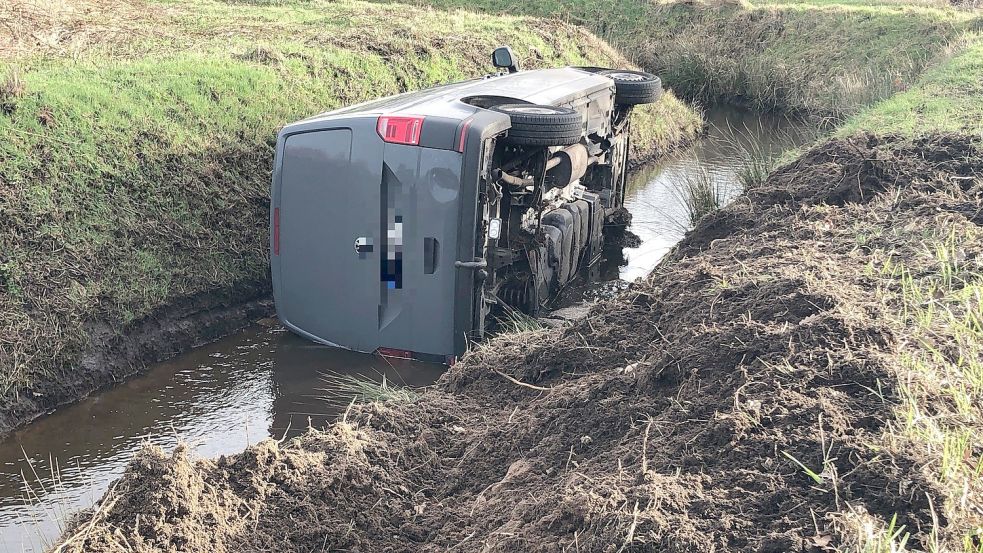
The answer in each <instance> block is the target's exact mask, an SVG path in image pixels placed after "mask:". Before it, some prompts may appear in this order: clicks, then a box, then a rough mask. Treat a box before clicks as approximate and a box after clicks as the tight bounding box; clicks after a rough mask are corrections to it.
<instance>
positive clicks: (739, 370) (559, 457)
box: [61, 135, 983, 552]
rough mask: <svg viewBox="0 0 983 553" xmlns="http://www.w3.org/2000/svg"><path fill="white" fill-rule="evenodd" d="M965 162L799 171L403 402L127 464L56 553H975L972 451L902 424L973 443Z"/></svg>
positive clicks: (907, 160)
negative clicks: (913, 550)
mask: <svg viewBox="0 0 983 553" xmlns="http://www.w3.org/2000/svg"><path fill="white" fill-rule="evenodd" d="M975 140H976V141H974V139H972V138H968V137H964V136H958V135H934V136H931V137H926V138H921V139H915V140H911V139H900V138H891V137H887V138H885V137H875V136H873V135H860V136H856V137H852V138H846V139H835V140H831V141H827V142H825V143H823V144H820V145H818V146H816V147H814V148H812V149H811V150H809V151H808V152H806V153H805V154H804V155H803V156H802V157H801V158H800V159H798V160H797V161H795V162H793V163H791V164H788V165H785V166H783V167H781V168H779V169H778V170H777V171H776V172H774V173H773V174H772V175H771V176H770V177H769V178H768V180H767V181H766V182H765V183H764V184H763V185H762V186H760V187H759V188H755V189H753V190H750V191H748V192H747V193H746V195H745V196H743V197H742V198H739V199H738V200H737V201H735V202H734V203H732V204H731V205H729V206H728V207H726V208H724V209H722V210H720V211H719V212H717V213H716V214H713V215H711V216H709V217H707V218H705V219H704V220H703V221H701V222H700V224H699V225H697V227H696V229H695V230H693V231H692V232H691V233H689V235H688V236H687V237H686V238H685V239H684V240H683V242H682V243H681V244H680V245H679V246H678V247H677V248H676V249H675V250H674V251H673V252H672V253H671V254H670V255H669V256H668V258H667V259H666V260H665V261H664V262H663V263H662V264H660V266H659V267H657V269H656V270H655V271H654V273H653V274H652V275H651V276H650V278H648V279H647V280H646V281H644V282H641V283H638V284H636V285H633V286H632V287H631V288H630V289H629V290H627V291H626V292H624V293H623V294H622V295H620V296H618V297H617V298H615V299H612V300H608V301H604V302H601V303H600V304H598V305H596V306H595V307H594V308H593V309H591V311H590V312H589V314H588V315H587V316H586V317H585V318H584V319H582V320H580V321H578V322H576V323H574V324H573V325H572V326H570V327H567V328H563V329H552V330H540V331H533V332H529V333H526V334H523V335H522V336H521V337H516V336H514V335H512V336H501V337H498V338H496V339H494V340H492V341H490V342H488V343H486V344H483V345H481V346H480V347H479V348H478V349H477V350H476V351H474V352H472V353H471V354H469V355H468V356H467V357H466V358H465V359H464V360H463V361H462V362H461V363H459V364H458V365H456V366H455V367H453V368H452V369H451V370H450V371H449V372H448V373H447V374H445V375H444V376H443V377H442V378H441V380H440V381H439V382H438V385H437V386H436V387H435V389H433V390H430V391H428V392H426V393H424V394H423V395H422V397H420V398H419V399H418V400H416V401H414V402H412V403H406V402H399V401H395V400H393V401H388V402H384V403H371V404H365V405H356V406H353V407H352V408H351V409H350V410H349V411H348V412H346V414H345V416H344V417H343V418H342V419H341V420H340V421H339V422H337V423H335V424H334V425H332V426H331V427H329V428H328V429H327V430H326V431H323V432H317V431H311V432H309V433H307V434H306V435H304V436H302V437H300V438H296V439H293V440H290V441H287V442H283V443H278V442H275V441H266V442H264V443H262V444H259V445H257V446H254V447H251V448H248V449H247V450H246V451H245V452H243V453H241V454H238V455H233V456H223V457H219V458H218V459H214V460H212V459H193V458H191V456H190V454H189V452H188V451H187V449H185V448H178V449H177V450H176V451H174V452H173V453H172V454H170V455H167V454H165V453H164V452H163V451H161V450H160V449H158V448H152V447H151V448H147V449H145V450H143V451H142V452H141V453H140V454H138V455H137V457H136V458H135V460H134V461H133V463H132V464H131V465H130V467H129V468H128V469H127V472H126V474H125V475H124V476H123V477H122V478H121V479H120V480H119V481H118V482H117V483H116V484H115V485H114V486H113V487H112V489H111V490H110V491H109V492H108V493H107V494H106V496H105V497H104V498H103V500H102V501H101V502H100V504H99V505H97V506H96V507H95V508H94V509H93V510H92V511H90V512H87V513H85V514H84V515H83V516H81V517H80V518H79V519H78V520H77V525H76V527H75V528H74V529H73V530H72V531H70V532H69V533H68V534H67V535H66V537H65V539H64V541H63V542H62V544H61V547H62V549H61V550H62V551H87V552H102V551H106V552H109V551H113V552H115V551H133V550H140V551H166V550H175V549H180V550H183V551H215V552H223V551H241V550H243V549H248V550H267V549H272V548H274V547H275V548H277V549H278V550H283V551H311V550H337V549H348V550H371V551H409V550H414V551H418V550H434V551H437V550H441V551H443V550H449V549H459V550H473V549H479V548H481V549H485V550H493V551H514V550H527V551H561V550H581V551H614V550H620V551H626V550H637V551H642V550H651V549H652V548H658V549H660V550H665V551H711V550H727V551H817V552H818V551H829V550H833V549H834V548H850V549H851V550H883V549H882V548H881V547H878V545H881V546H883V545H884V544H885V543H887V544H890V543H891V542H892V541H893V540H895V539H897V538H899V536H901V534H902V532H903V533H905V534H909V535H910V539H908V538H906V539H908V541H909V546H916V547H918V548H922V549H929V548H932V547H933V546H934V547H935V548H937V549H938V548H941V549H944V550H949V549H960V550H962V549H963V546H965V548H966V550H975V548H978V547H979V545H980V542H979V540H980V535H979V533H978V530H977V529H978V528H979V527H980V526H981V524H980V522H981V520H980V518H981V513H983V505H981V498H983V495H981V494H980V493H979V492H980V484H979V479H978V472H976V473H975V474H976V477H975V478H974V477H973V476H972V475H973V474H974V472H973V471H978V470H979V468H978V467H980V466H983V465H981V463H983V461H981V456H983V450H981V449H979V444H978V443H976V441H975V440H973V439H970V440H969V446H968V448H965V447H964V448H963V449H960V450H959V451H958V452H957V453H956V454H955V455H954V456H952V457H951V458H949V461H948V462H949V466H948V467H947V466H946V462H945V457H940V456H939V453H938V448H936V447H934V446H933V447H926V446H925V443H924V442H923V441H919V440H920V438H916V437H913V436H914V434H912V433H911V432H909V430H911V428H909V427H906V426H905V423H903V422H899V421H903V420H904V418H903V417H901V416H900V415H901V414H902V413H904V412H908V414H909V415H911V416H909V417H908V424H914V425H916V426H917V425H921V424H927V423H926V420H925V419H924V417H920V416H919V415H918V413H917V412H916V413H914V414H913V415H912V412H911V411H910V410H911V409H913V408H920V409H923V410H925V412H927V413H930V416H929V419H930V421H931V423H932V424H936V425H938V426H937V427H936V428H938V429H941V430H943V433H945V432H944V431H949V430H951V429H952V428H955V427H960V425H961V428H963V429H967V430H969V431H970V433H971V434H970V436H978V435H980V430H981V429H980V427H979V424H980V421H981V420H983V419H981V417H980V416H979V415H980V413H979V405H980V401H979V400H980V398H979V397H978V394H979V390H980V389H983V388H973V387H971V389H970V391H968V392H966V390H965V389H964V390H963V392H965V393H968V394H969V395H968V396H966V395H963V396H959V395H958V394H957V393H955V390H954V388H953V387H952V386H948V387H947V385H946V382H950V383H951V382H952V381H951V380H947V379H946V378H944V376H945V375H943V374H942V373H941V371H943V370H944V368H945V367H947V366H950V365H951V366H955V365H954V364H955V363H957V356H960V355H961V356H969V357H971V358H973V357H976V356H979V355H980V350H979V349H978V348H979V344H980V342H981V340H980V338H983V328H980V327H979V325H978V323H973V322H972V321H980V320H983V314H981V312H980V309H981V305H980V300H979V298H980V294H981V293H983V292H981V290H983V277H981V276H980V275H981V273H983V239H981V238H983V219H981V215H980V214H981V213H983V151H981V149H980V144H979V143H978V138H977V139H975ZM929 308H931V309H932V310H933V311H932V312H933V313H936V314H937V315H938V314H942V313H949V314H950V315H952V317H953V318H954V319H952V320H959V321H970V323H968V324H963V325H956V326H950V325H944V324H942V323H940V321H944V320H949V319H947V318H946V317H939V316H937V317H934V318H933V317H926V316H924V314H925V312H926V310H927V309H929ZM957 326H958V329H957ZM972 348H976V349H972ZM933 351H934V352H938V354H939V355H940V356H941V357H940V358H938V359H936V361H937V363H936V364H935V365H932V366H931V367H929V366H923V367H919V366H917V365H914V364H912V363H911V360H912V359H917V358H919V357H920V356H922V355H935V354H934V353H932V352H933ZM958 362H960V363H961V362H962V361H958ZM964 369H965V367H964ZM949 376H951V375H949ZM967 382H971V381H970V380H967ZM963 392H960V393H963ZM974 394H976V395H974ZM959 397H961V398H962V401H956V399H957V398H959ZM967 401H968V403H967ZM967 406H968V407H967ZM966 408H968V409H969V411H966V410H965V409H966ZM906 410H907V411H906ZM912 421H914V422H912ZM960 443H962V442H960ZM936 445H937V444H936ZM953 461H955V462H954V463H953ZM963 464H965V465H966V466H967V467H969V468H966V469H964V468H961V467H962V466H963ZM953 467H955V468H954V469H953ZM953 486H955V487H958V488H960V489H962V490H964V493H962V500H961V502H955V503H954V502H952V501H949V500H948V498H950V497H951V490H952V487H953ZM892 521H893V522H892ZM902 527H903V529H902V530H900V531H899V528H902ZM974 532H975V533H974ZM973 540H976V541H973ZM868 548H873V549H868Z"/></svg>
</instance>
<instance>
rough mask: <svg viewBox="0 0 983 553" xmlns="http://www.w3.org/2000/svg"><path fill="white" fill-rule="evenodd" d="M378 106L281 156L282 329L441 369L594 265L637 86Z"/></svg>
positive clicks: (532, 77) (560, 75)
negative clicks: (502, 321) (495, 326)
mask: <svg viewBox="0 0 983 553" xmlns="http://www.w3.org/2000/svg"><path fill="white" fill-rule="evenodd" d="M493 60H494V62H495V65H496V66H498V67H500V68H505V69H506V71H502V72H501V73H499V74H497V75H491V76H488V77H486V78H484V79H477V80H472V81H466V82H461V83H454V84H449V85H445V86H439V87H436V88H431V89H428V90H422V91H418V92H410V93H406V94H401V95H398V96H393V97H389V98H383V99H380V100H374V101H371V102H367V103H364V104H360V105H356V106H352V107H348V108H345V109H341V110H337V111H333V112H329V113H325V114H322V115H319V116H316V117H313V118H310V119H306V120H303V121H300V122H297V123H294V124H291V125H288V126H286V127H285V128H284V129H283V130H282V131H281V132H280V135H279V137H278V140H277V147H276V161H275V167H274V172H273V187H272V202H271V214H270V225H271V233H270V234H271V238H270V242H271V243H270V248H271V261H272V276H273V288H274V297H275V301H276V308H277V313H278V315H279V317H280V319H281V321H282V322H283V324H284V325H286V326H287V327H288V328H290V329H291V330H293V331H294V332H297V333H298V334H301V335H303V336H305V337H307V338H309V339H311V340H315V341H317V342H321V343H324V344H329V345H333V346H339V347H344V348H348V349H353V350H358V351H364V352H376V351H378V352H381V353H383V354H389V355H399V356H414V357H419V358H428V359H433V358H436V359H440V360H449V359H452V358H453V357H454V356H456V355H460V354H461V353H463V352H464V351H465V350H466V349H467V347H468V343H469V341H472V340H476V339H480V338H481V337H482V335H483V333H484V332H485V330H486V327H487V325H488V324H489V322H490V321H491V320H492V316H493V314H494V312H495V311H496V310H519V311H522V312H525V313H529V314H533V315H535V314H536V313H537V312H538V311H539V309H540V307H541V306H542V305H544V304H545V303H546V302H547V301H548V300H550V299H551V298H553V297H554V296H556V294H558V293H559V291H560V290H562V289H563V287H564V286H565V285H567V284H568V283H569V282H570V281H571V280H572V279H573V278H575V277H576V276H577V275H578V274H579V273H581V272H583V271H587V270H590V268H591V267H592V266H595V265H596V264H597V263H598V261H599V260H600V257H601V248H602V245H603V237H604V233H603V232H602V231H603V229H604V226H605V223H606V222H607V221H609V219H610V218H611V217H612V216H614V215H615V214H617V213H618V211H619V210H620V208H621V207H622V201H623V196H624V189H625V176H626V163H627V155H628V127H629V116H630V114H631V110H632V106H635V105H638V104H642V103H649V102H654V101H656V100H657V99H658V97H659V96H660V94H661V83H660V81H659V79H658V78H657V77H655V76H653V75H649V74H646V73H641V72H636V71H623V70H606V69H600V68H575V67H566V68H558V69H543V70H535V71H519V70H518V68H517V67H516V65H515V63H514V62H513V61H512V59H511V52H510V51H508V49H507V48H502V49H499V50H496V51H495V53H494V55H493Z"/></svg>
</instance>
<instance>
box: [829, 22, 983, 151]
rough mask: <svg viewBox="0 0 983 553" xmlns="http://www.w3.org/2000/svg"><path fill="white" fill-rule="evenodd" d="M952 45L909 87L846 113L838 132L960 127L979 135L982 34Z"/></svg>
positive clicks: (982, 124)
mask: <svg viewBox="0 0 983 553" xmlns="http://www.w3.org/2000/svg"><path fill="white" fill-rule="evenodd" d="M955 50H956V51H955V52H954V53H953V54H952V56H951V57H950V58H949V59H947V60H945V61H944V62H943V63H940V64H939V65H938V66H936V67H933V68H931V69H929V70H928V71H926V72H925V74H924V75H922V76H921V77H919V78H918V80H917V81H916V82H915V83H914V85H913V86H912V87H911V88H910V89H909V90H907V91H904V92H901V93H899V94H896V95H895V96H893V97H891V98H889V99H887V100H885V101H883V102H881V103H879V104H877V105H875V106H874V107H873V108H872V109H870V110H867V111H865V112H863V113H861V114H859V115H857V116H855V117H852V118H851V119H849V120H848V121H847V122H846V123H845V124H844V125H843V126H842V127H841V128H840V129H839V131H838V132H839V134H841V135H849V134H854V133H857V132H862V131H866V132H874V133H891V134H900V135H903V136H915V135H918V134H923V133H928V132H960V133H969V134H974V135H979V136H983V37H980V35H978V34H972V35H967V36H966V37H964V38H963V39H962V40H961V41H960V44H959V45H958V46H957V47H956V48H955Z"/></svg>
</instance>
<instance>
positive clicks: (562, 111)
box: [492, 104, 584, 146]
mask: <svg viewBox="0 0 983 553" xmlns="http://www.w3.org/2000/svg"><path fill="white" fill-rule="evenodd" d="M492 109H493V110H495V111H499V112H501V113H504V114H506V115H508V116H509V119H511V120H512V128H511V129H509V133H508V136H507V137H506V140H507V141H508V142H510V143H512V144H519V145H527V146H569V145H570V144H576V143H577V142H579V141H580V137H581V136H582V135H583V132H584V123H583V120H582V119H581V116H580V114H579V113H577V112H576V111H574V110H572V109H570V108H561V107H557V106H540V105H535V104H503V105H500V106H495V107H494V108H492Z"/></svg>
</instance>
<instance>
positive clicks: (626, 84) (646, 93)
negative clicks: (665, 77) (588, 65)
mask: <svg viewBox="0 0 983 553" xmlns="http://www.w3.org/2000/svg"><path fill="white" fill-rule="evenodd" d="M599 75H604V76H605V77H607V78H609V79H611V80H612V81H614V88H615V92H614V102H615V103H616V104H618V105H622V106H637V105H639V104H652V103H655V102H657V101H659V98H661V97H662V79H660V78H659V77H657V76H655V75H652V74H651V73H645V72H643V71H629V70H627V69H612V70H609V71H601V72H600V73H599Z"/></svg>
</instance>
